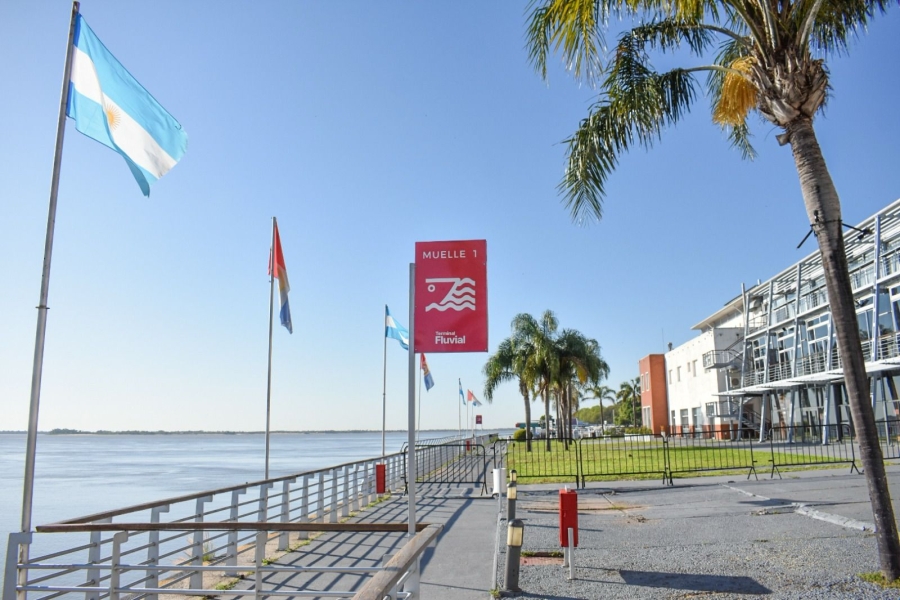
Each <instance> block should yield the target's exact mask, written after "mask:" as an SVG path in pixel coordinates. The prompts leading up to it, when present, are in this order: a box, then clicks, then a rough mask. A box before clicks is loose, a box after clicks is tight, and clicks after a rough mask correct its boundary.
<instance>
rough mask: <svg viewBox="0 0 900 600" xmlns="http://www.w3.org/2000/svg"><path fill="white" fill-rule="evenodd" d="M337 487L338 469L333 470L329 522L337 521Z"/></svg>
mask: <svg viewBox="0 0 900 600" xmlns="http://www.w3.org/2000/svg"><path fill="white" fill-rule="evenodd" d="M337 488H338V470H337V469H332V470H331V495H330V497H331V502H330V503H329V509H328V522H329V523H337V522H338V518H337Z"/></svg>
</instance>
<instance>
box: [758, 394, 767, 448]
mask: <svg viewBox="0 0 900 600" xmlns="http://www.w3.org/2000/svg"><path fill="white" fill-rule="evenodd" d="M768 399H769V394H768V392H766V393H764V394H763V397H762V408H761V410H760V413H759V441H760V443H762V442H764V441H765V439H766V400H768Z"/></svg>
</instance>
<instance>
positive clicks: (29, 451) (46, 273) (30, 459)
mask: <svg viewBox="0 0 900 600" xmlns="http://www.w3.org/2000/svg"><path fill="white" fill-rule="evenodd" d="M78 6H79V5H78V2H73V3H72V17H71V21H70V22H69V37H68V41H67V42H66V62H65V66H64V67H63V81H62V91H61V92H60V99H59V114H58V117H57V121H56V149H55V151H54V153H53V172H52V175H51V176H50V206H49V208H48V210H47V234H46V237H45V239H44V262H43V267H42V270H41V295H40V300H39V301H38V306H37V309H38V318H37V327H36V331H35V335H34V363H33V364H32V368H31V400H30V403H29V408H28V436H27V437H26V440H25V477H24V482H23V485H22V533H30V532H31V508H32V503H33V501H34V460H35V455H36V453H37V434H38V413H39V409H40V404H41V375H42V372H43V369H44V340H45V338H46V337H47V309H48V307H47V300H48V298H49V296H50V259H51V257H52V255H53V233H54V229H55V228H56V200H57V196H58V192H59V171H60V168H61V166H62V150H63V138H64V137H65V133H66V105H67V104H68V100H69V79H70V78H71V75H72V47H73V41H74V39H75V21H76V18H77V17H78ZM21 539H24V538H21ZM30 545H31V544H30V542H28V543H23V544H20V545H19V560H18V563H19V564H22V565H27V564H28V552H29V548H30ZM17 580H18V583H19V585H20V586H24V585H26V584H27V582H28V567H23V568H22V569H20V570H19V571H18V576H17ZM17 595H18V598H19V600H25V598H26V597H27V593H26V592H24V591H23V592H17Z"/></svg>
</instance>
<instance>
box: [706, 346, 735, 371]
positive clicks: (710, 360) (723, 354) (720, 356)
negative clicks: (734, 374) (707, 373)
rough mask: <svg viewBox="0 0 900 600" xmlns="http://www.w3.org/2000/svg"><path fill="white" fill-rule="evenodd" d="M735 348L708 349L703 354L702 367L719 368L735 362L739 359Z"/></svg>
mask: <svg viewBox="0 0 900 600" xmlns="http://www.w3.org/2000/svg"><path fill="white" fill-rule="evenodd" d="M740 356H741V355H740V353H739V352H737V351H736V350H710V351H709V352H707V353H705V354H704V355H703V368H704V369H721V368H722V367H729V366H732V365H734V364H736V363H737V362H738V361H739V360H740Z"/></svg>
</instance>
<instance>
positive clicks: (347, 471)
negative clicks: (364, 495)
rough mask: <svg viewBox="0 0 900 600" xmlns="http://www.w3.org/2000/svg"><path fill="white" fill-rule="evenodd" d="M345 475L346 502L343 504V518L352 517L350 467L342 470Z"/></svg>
mask: <svg viewBox="0 0 900 600" xmlns="http://www.w3.org/2000/svg"><path fill="white" fill-rule="evenodd" d="M341 471H342V472H343V473H344V490H343V492H344V501H343V502H341V516H342V517H349V516H350V467H349V465H348V466H346V467H344V468H343V469H341Z"/></svg>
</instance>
